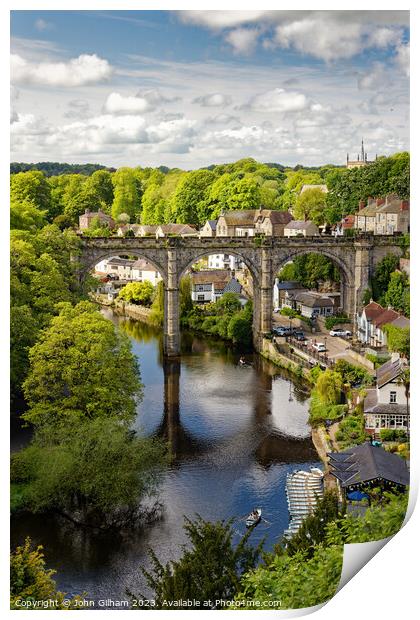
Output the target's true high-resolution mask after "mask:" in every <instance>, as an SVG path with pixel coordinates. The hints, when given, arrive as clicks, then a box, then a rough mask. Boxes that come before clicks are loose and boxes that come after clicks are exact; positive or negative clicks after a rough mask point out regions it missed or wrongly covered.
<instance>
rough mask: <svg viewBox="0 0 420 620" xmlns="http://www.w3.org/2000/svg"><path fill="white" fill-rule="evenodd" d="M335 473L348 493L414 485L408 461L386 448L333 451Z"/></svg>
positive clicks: (360, 447) (355, 448)
mask: <svg viewBox="0 0 420 620" xmlns="http://www.w3.org/2000/svg"><path fill="white" fill-rule="evenodd" d="M328 456H329V458H330V468H331V473H332V474H333V476H335V477H336V478H337V479H338V481H339V482H340V485H341V487H342V488H343V489H345V490H346V491H351V490H353V489H357V488H360V487H362V488H363V487H364V488H366V487H367V486H371V487H375V486H381V487H385V488H387V487H388V488H391V487H398V488H399V489H403V488H405V487H407V486H408V484H409V483H410V474H409V471H408V468H407V465H406V463H405V461H404V460H403V459H402V458H401V457H400V456H398V455H397V454H392V453H391V452H387V451H386V450H384V449H383V448H380V447H376V446H372V444H371V443H363V444H361V445H360V446H354V447H353V448H349V449H348V450H345V451H344V452H331V453H329V454H328Z"/></svg>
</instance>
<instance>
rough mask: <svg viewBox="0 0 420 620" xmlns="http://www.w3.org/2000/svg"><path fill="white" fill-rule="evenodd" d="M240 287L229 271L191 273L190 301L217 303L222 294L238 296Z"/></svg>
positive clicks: (214, 270)
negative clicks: (228, 293) (229, 293)
mask: <svg viewBox="0 0 420 620" xmlns="http://www.w3.org/2000/svg"><path fill="white" fill-rule="evenodd" d="M241 291H242V286H241V284H240V283H239V282H238V280H236V278H232V275H231V273H230V272H229V271H226V270H216V269H213V270H211V271H210V270H209V271H197V272H192V273H191V299H192V300H193V301H194V302H197V303H210V302H215V301H217V300H218V299H219V298H220V297H221V296H222V295H223V294H224V293H227V292H231V293H237V294H238V295H240V293H241Z"/></svg>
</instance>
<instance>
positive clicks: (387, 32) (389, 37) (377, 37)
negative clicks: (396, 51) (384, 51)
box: [369, 28, 403, 48]
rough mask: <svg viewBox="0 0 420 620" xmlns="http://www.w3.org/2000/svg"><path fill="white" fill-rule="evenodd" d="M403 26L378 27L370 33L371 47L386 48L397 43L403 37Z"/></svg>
mask: <svg viewBox="0 0 420 620" xmlns="http://www.w3.org/2000/svg"><path fill="white" fill-rule="evenodd" d="M402 34H403V33H402V31H401V28H376V29H375V30H373V32H371V34H370V35H369V44H370V46H371V47H379V48H385V47H390V46H394V45H397V44H398V43H399V42H400V41H401V37H402Z"/></svg>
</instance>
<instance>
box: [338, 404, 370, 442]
mask: <svg viewBox="0 0 420 620" xmlns="http://www.w3.org/2000/svg"><path fill="white" fill-rule="evenodd" d="M335 438H336V440H337V441H338V444H339V446H340V449H341V450H345V449H346V448H349V447H350V446H357V445H359V444H361V443H364V442H365V441H366V439H367V438H368V434H367V433H366V431H365V419H364V416H363V414H357V413H354V414H352V415H349V416H347V417H345V418H344V420H342V421H341V422H340V424H339V425H338V431H337V433H336V435H335Z"/></svg>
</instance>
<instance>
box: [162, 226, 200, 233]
mask: <svg viewBox="0 0 420 620" xmlns="http://www.w3.org/2000/svg"><path fill="white" fill-rule="evenodd" d="M157 230H161V231H162V232H163V233H164V234H165V235H168V234H169V235H170V234H174V235H185V234H196V233H197V231H196V229H195V228H193V227H192V226H190V224H161V225H160V226H158V227H157Z"/></svg>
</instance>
